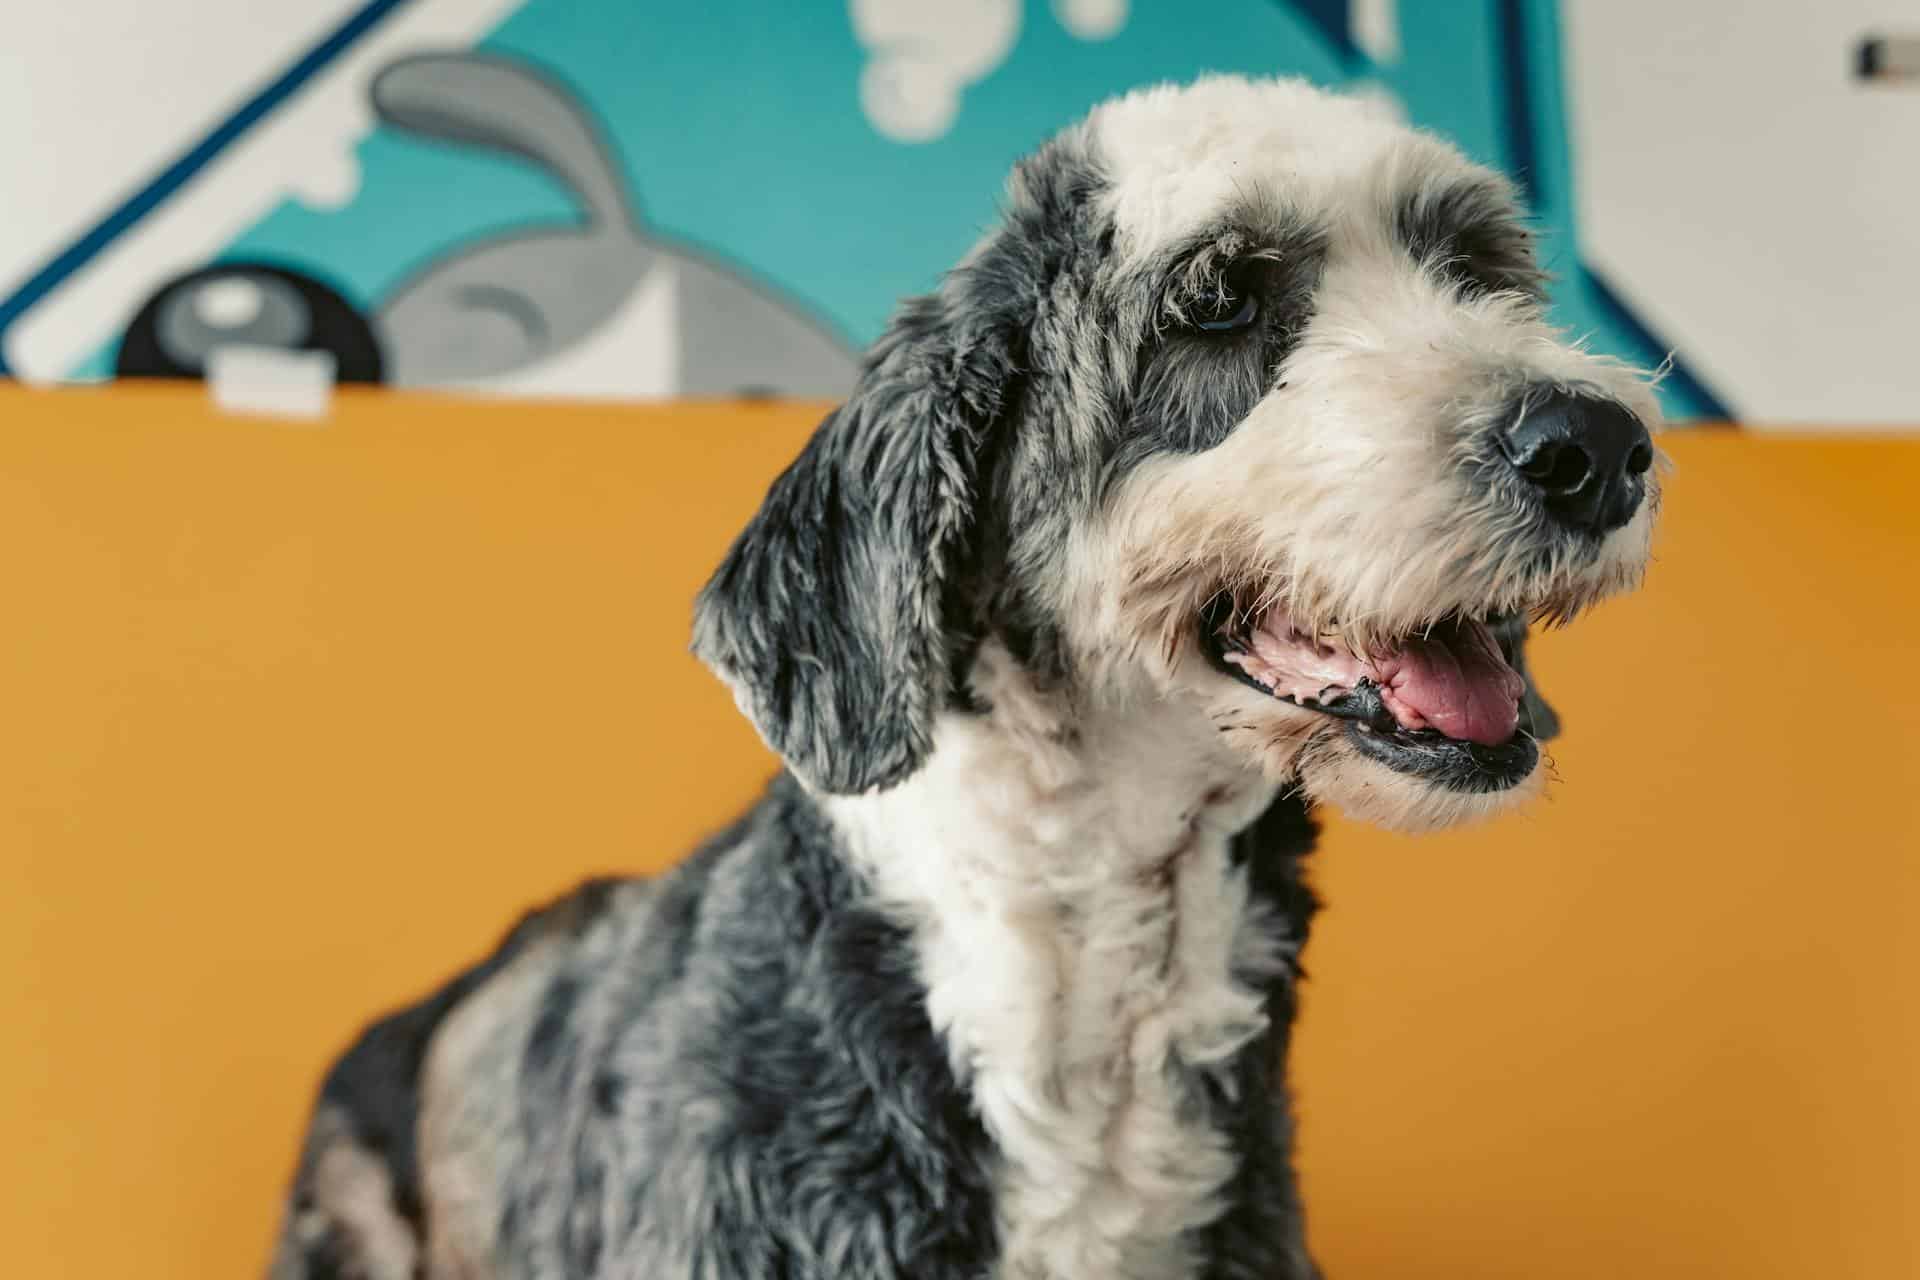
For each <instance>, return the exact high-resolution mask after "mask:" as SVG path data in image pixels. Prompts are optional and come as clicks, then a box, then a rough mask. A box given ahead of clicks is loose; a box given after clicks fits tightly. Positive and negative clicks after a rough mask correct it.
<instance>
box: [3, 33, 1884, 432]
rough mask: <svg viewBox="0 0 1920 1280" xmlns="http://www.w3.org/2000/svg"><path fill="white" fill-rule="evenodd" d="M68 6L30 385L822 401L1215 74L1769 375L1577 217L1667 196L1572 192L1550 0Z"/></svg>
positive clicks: (1674, 392)
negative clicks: (1395, 150)
mask: <svg viewBox="0 0 1920 1280" xmlns="http://www.w3.org/2000/svg"><path fill="white" fill-rule="evenodd" d="M1569 7H1570V8H1574V9H1578V8H1581V7H1582V6H1581V4H1580V3H1579V0H1570V3H1569ZM33 8H34V9H36V10H45V9H47V8H49V7H47V6H34V7H33ZM58 9H59V12H57V13H48V12H44V11H43V12H36V13H29V15H28V16H26V17H24V18H23V19H22V18H11V19H9V24H10V30H9V35H10V41H9V43H10V45H11V46H12V48H13V49H14V51H15V52H16V53H17V54H24V56H23V57H16V58H15V59H14V62H15V65H17V66H27V67H29V68H30V70H29V71H28V73H27V74H26V75H25V77H24V78H16V79H15V80H14V82H13V83H12V84H11V85H9V86H8V87H6V88H4V89H0V105H4V106H7V107H9V108H11V109H12V113H13V116H14V118H15V119H23V118H24V119H31V120H33V121H35V128H34V129H33V130H31V131H30V132H31V136H30V137H28V138H27V139H25V141H24V147H25V154H24V156H23V158H22V160H21V163H22V165H23V168H22V170H21V172H22V173H25V174H29V175H35V176H37V177H38V178H41V179H44V181H42V182H40V183H39V184H38V185H40V186H44V188H45V190H44V192H43V194H42V198H40V199H38V200H36V201H31V202H18V201H16V202H11V203H9V204H8V205H6V206H5V207H3V208H0V232H4V234H0V373H4V374H6V375H8V376H11V377H14V378H18V379H22V380H26V381H29V382H57V381H71V380H90V379H100V378H109V377H116V376H117V377H122V378H133V377H162V376H164V377H199V376H203V375H204V374H205V372H206V369H207V364H208V359H209V357H210V355H211V354H212V353H213V352H214V351H216V350H218V349H220V348H221V347H223V346H231V345H243V346H249V347H267V348H281V349H285V350H290V351H310V352H311V351H320V352H325V353H328V355H329V357H330V358H331V360H332V361H333V368H334V371H335V375H334V376H335V377H336V378H337V379H338V380H339V381H342V382H364V383H377V384H382V385H387V386H394V387H429V388H443V389H456V390H463V391H471V392H475V393H485V394H503V395H524V396H563V397H613V398H620V397H635V398H640V397H660V396H676V395H685V396H807V397H827V396H833V395H836V394H838V393H840V392H841V391H843V390H844V389H845V388H846V387H847V385H848V384H849V383H850V381H851V379H852V377H853V372H854V369H855V367H856V361H857V353H858V351H859V350H860V348H861V347H862V346H864V345H865V344H866V343H867V342H868V341H870V340H871V339H872V338H873V337H874V336H875V335H876V334H877V333H878V331H879V329H880V327H881V326H882V324H883V323H884V321H885V318H886V316H887V314H888V312H889V310H890V309H891V307H892V305H893V303H894V301H895V300H896V299H897V298H899V297H900V296H901V295H903V294H907V293H912V292H915V291H919V290H922V289H925V288H926V287H928V285H929V284H930V283H931V282H932V281H933V280H934V278H935V277H936V275H937V274H938V272H939V271H940V270H941V268H943V267H944V266H945V265H947V264H949V263H951V262H952V261H954V260H955V259H956V258H957V257H959V256H960V254H961V253H963V252H964V251H965V249H966V248H967V246H968V245H969V244H971V243H972V241H973V240H974V239H975V237H976V236H977V235H978V234H979V232H980V230H981V229H982V227H983V226H985V225H986V224H987V222H988V221H989V220H990V219H991V217H992V215H993V209H994V202H995V199H996V197H997V194H998V191H999V186H1000V181H1001V178H1002V176H1003V174H1004V172H1005V169H1006V167H1007V165H1008V164H1009V163H1010V162H1011V161H1012V160H1013V159H1014V158H1016V157H1017V156H1018V155H1020V154H1021V153H1022V152H1024V151H1025V150H1027V149H1029V148H1030V147H1032V146H1033V145H1034V144H1035V143H1036V142H1038V141H1039V140H1040V139H1041V138H1043V137H1044V136H1045V135H1046V134H1047V133H1048V132H1050V131H1051V130H1052V129H1054V128H1056V127H1058V126H1059V125H1060V124H1061V123H1063V122H1064V121H1066V120H1068V119H1070V118H1072V117H1073V116H1075V115H1077V114H1079V113H1080V112H1082V111H1084V110H1085V109H1086V108H1087V107H1088V106H1089V105H1091V104H1092V103H1094V102H1095V101H1097V100H1099V99H1100V98H1102V97H1105V96H1107V95H1109V94H1112V93H1114V92H1117V91H1119V90H1121V89H1124V88H1127V87H1130V86H1133V85H1137V84H1141V83H1146V82H1151V81H1156V80H1165V79H1175V78H1184V77H1188V76H1191V75H1194V74H1197V73H1199V72H1202V71H1208V70H1224V71H1240V72H1247V73H1255V74H1276V73H1277V74H1297V75H1305V76H1308V77H1311V78H1313V79H1315V80H1317V81H1320V82H1323V83H1329V84H1339V85H1347V86H1350V87H1353V88H1355V89H1356V90H1358V91H1361V92H1367V93H1371V94H1375V95H1378V96H1380V97H1382V98H1384V99H1386V100H1388V101H1390V102H1391V103H1392V104H1393V105H1394V106H1395V107H1396V108H1397V109H1399V110H1400V111H1402V112H1403V113H1404V114H1405V115H1406V116H1408V117H1409V118H1411V119H1412V120H1414V121H1416V122H1417V123H1421V124H1425V125H1429V126H1431V127H1434V128H1436V129H1438V130H1440V131H1442V132H1444V133H1446V134H1448V135H1449V136H1451V137H1453V138H1455V139H1456V140H1458V141H1459V142H1460V143H1461V144H1462V145H1463V146H1464V147H1466V149H1467V150H1468V151H1470V152H1472V153H1473V154H1475V155H1476V156H1478V157H1479V158H1481V159H1483V160H1486V161H1488V162H1491V163H1494V164H1497V165H1500V166H1502V167H1504V168H1506V169H1507V170H1508V171H1509V172H1510V173H1512V174H1513V175H1514V176H1515V178H1516V179H1517V180H1518V181H1519V182H1520V183H1521V185H1522V188H1523V190H1524V191H1525V192H1526V194H1527V195H1528V198H1529V200H1530V202H1531V204H1532V206H1533V207H1534V209H1535V211H1536V215H1537V217H1538V219H1539V222H1540V225H1541V228H1542V231H1543V237H1544V244H1545V246H1546V256H1547V258H1548V262H1549V266H1550V267H1551V269H1552V270H1553V271H1554V273H1555V274H1556V276H1557V277H1558V279H1559V285H1558V301H1557V304H1556V305H1557V307H1558V319H1559V320H1560V321H1561V322H1562V323H1564V324H1566V325H1567V326H1569V327H1571V328H1573V329H1576V330H1578V331H1581V332H1584V333H1588V334H1591V335H1592V339H1591V340H1592V342H1593V344H1594V345H1595V346H1596V347H1598V348H1600V349H1603V350H1609V351H1613V352H1616V353H1618V354H1620V355H1622V356H1624V357H1625V358H1628V359H1631V360H1635V361H1638V362H1642V363H1646V364H1660V363H1662V362H1667V363H1668V364H1669V366H1670V369H1671V373H1670V376H1669V377H1668V379H1667V381H1666V383H1665V384H1664V387H1663V394H1664V395H1665V397H1666V400H1667V403H1668V407H1669V409H1670V411H1671V412H1673V413H1674V414H1675V415H1677V416H1679V417H1683V418H1688V417H1695V418H1698V417H1706V418H1717V417H1725V416H1728V415H1730V414H1732V413H1736V412H1738V413H1743V414H1764V413H1765V412H1766V410H1767V408H1768V402H1767V400H1766V397H1765V396H1756V395H1752V394H1747V392H1748V389H1749V384H1750V383H1752V382H1753V379H1752V377H1751V376H1750V375H1749V374H1747V373H1745V372H1743V371H1742V369H1741V367H1740V366H1739V363H1738V362H1737V361H1733V362H1729V361H1726V360H1723V359H1719V358H1717V357H1716V358H1714V359H1711V360H1709V361H1708V362H1706V364H1707V366H1708V367H1711V368H1712V370H1713V374H1714V376H1712V377H1709V376H1708V375H1707V374H1706V373H1705V372H1703V368H1702V362H1700V361H1698V360H1696V359H1695V357H1694V351H1695V349H1696V347H1697V348H1698V349H1699V350H1702V351H1713V350H1716V349H1717V348H1716V345H1715V344H1716V341H1717V342H1718V343H1719V344H1720V346H1722V347H1724V346H1725V344H1726V340H1725V335H1724V334H1716V335H1714V337H1713V338H1711V339H1709V338H1706V337H1703V338H1702V339H1700V340H1699V341H1698V342H1697V343H1696V342H1694V341H1690V338H1691V335H1690V334H1689V332H1688V328H1689V325H1690V324H1691V323H1692V318H1693V314H1694V313H1693V312H1692V311H1689V310H1688V308H1687V306H1685V305H1678V306H1676V305H1674V302H1673V299H1671V298H1668V297H1665V296H1663V295H1662V287H1661V283H1660V277H1659V274H1658V273H1652V274H1651V275H1649V273H1648V272H1646V271H1644V270H1641V269H1640V265H1639V259H1638V258H1636V257H1635V256H1634V255H1633V254H1632V253H1630V252H1624V253H1623V252H1620V251H1618V249H1617V248H1615V247H1613V242H1609V246H1610V248H1609V252H1608V253H1607V254H1606V255H1605V256H1604V259H1602V260H1604V261H1605V262H1606V264H1607V270H1606V271H1605V272H1603V271H1602V270H1600V269H1599V268H1597V267H1596V266H1595V265H1594V263H1595V261H1596V258H1595V256H1594V255H1592V254H1590V253H1588V252H1586V251H1585V250H1586V248H1587V240H1586V233H1587V228H1586V226H1585V225H1583V222H1582V219H1583V218H1584V219H1586V220H1597V221H1600V222H1603V223H1608V224H1609V225H1612V224H1617V223H1619V222H1620V221H1621V219H1620V218H1619V217H1618V216H1613V215H1610V214H1609V212H1608V211H1609V210H1615V209H1616V208H1617V207H1619V206H1621V205H1622V204H1623V203H1624V204H1625V205H1627V206H1632V204H1633V202H1634V201H1635V200H1641V201H1642V202H1644V201H1645V200H1646V198H1647V196H1648V193H1647V192H1646V191H1645V189H1644V186H1642V187H1638V188H1632V187H1630V182H1631V179H1630V178H1628V177H1622V176H1619V175H1618V174H1613V173H1611V172H1609V175H1608V176H1607V177H1606V182H1607V183H1608V184H1609V185H1608V187H1607V190H1605V191H1603V192H1599V193H1596V192H1593V191H1589V190H1581V189H1577V188H1578V184H1580V183H1582V182H1586V179H1584V178H1583V176H1582V174H1581V172H1580V170H1579V168H1578V166H1576V164H1575V148H1574V147H1573V145H1572V135H1574V134H1575V133H1577V132H1578V129H1577V127H1576V126H1577V124H1578V121H1577V119H1576V117H1577V115H1578V107H1579V100H1578V95H1576V94H1573V93H1572V92H1570V90H1569V88H1568V86H1567V82H1566V80H1565V74H1564V73H1565V70H1566V67H1567V65H1568V62H1569V59H1568V57H1567V56H1566V53H1565V51H1564V49H1563V44H1564V41H1565V38H1566V31H1567V29H1568V28H1572V29H1576V30H1578V29H1581V22H1580V21H1578V20H1575V19H1572V18H1569V16H1568V15H1565V14H1562V13H1561V11H1560V6H1559V5H1557V4H1556V3H1555V2H1554V0H1444V2H1440V0H1435V2H1432V3H1421V4H1417V5H1416V4H1413V3H1410V2H1404V0H1403V2H1402V3H1399V4H1397V5H1396V4H1395V3H1393V0H1292V2H1285V0H1207V3H1205V4H1204V5H1200V4H1194V3H1191V2H1190V0H1051V2H1050V3H1048V2H1046V0H810V2H809V3H780V2H776V0H705V2H704V3H701V4H697V5H690V4H685V3H668V2H667V0H359V2H358V3H352V2H350V0H196V3H195V4H193V5H191V6H183V7H179V8H177V9H175V10H174V11H172V12H170V13H168V14H166V15H162V16H156V15H155V14H154V13H153V12H151V9H152V6H140V5H137V4H136V0H67V3H65V4H63V5H61V6H58ZM1619 25H1620V24H1618V23H1611V22H1605V21H1596V20H1593V19H1591V18H1590V17H1589V18H1588V19H1587V20H1586V21H1585V28H1586V29H1590V30H1594V31H1598V32H1600V33H1601V35H1599V36H1596V37H1595V38H1596V39H1616V40H1618V39H1625V38H1626V37H1625V36H1624V35H1622V34H1620V33H1619V31H1618V28H1619ZM81 41H84V42H85V44H84V47H87V48H89V49H93V50H98V51H99V55H98V56H97V57H96V56H89V57H88V58H84V59H82V58H77V57H75V56H74V55H73V50H74V49H75V48H76V47H82V46H81V45H79V44H76V42H81ZM1596 58H1599V60H1600V61H1599V62H1598V63H1597V64H1596V63H1595V59H1596ZM1579 60H1580V62H1581V66H1582V69H1583V71H1584V78H1585V80H1586V82H1588V83H1589V84H1591V83H1592V82H1593V79H1594V75H1595V72H1594V69H1593V67H1594V66H1595V65H1598V66H1600V67H1601V69H1602V72H1604V67H1605V65H1606V64H1605V58H1604V51H1601V53H1599V54H1596V53H1594V51H1593V50H1592V49H1590V48H1589V49H1584V50H1582V51H1581V53H1580V58H1579ZM1602 79H1603V81H1604V75H1603V76H1602ZM1604 87H1605V86H1604V84H1603V88H1604ZM1600 96H1601V97H1602V98H1604V97H1605V93H1602V94H1601V95H1600ZM1915 101H1920V95H1916V96H1915ZM1609 119H1611V118H1609ZM1570 122H1572V123H1570ZM1613 127H1614V126H1613V125H1612V124H1610V123H1609V124H1606V125H1605V126H1604V128H1613ZM1604 128H1603V129H1602V132H1604ZM1588 131H1589V132H1590V133H1592V132H1594V129H1593V128H1591V127H1590V128H1589V130H1588ZM1618 132H1619V130H1618V129H1617V128H1615V129H1614V133H1613V134H1607V135H1606V138H1608V139H1611V138H1614V137H1615V136H1616V135H1617V134H1618ZM1619 147H1620V144H1619V143H1618V142H1616V141H1607V140H1604V139H1603V141H1602V142H1600V143H1597V144H1595V149H1596V151H1597V152H1598V153H1599V154H1601V155H1602V156H1603V157H1606V158H1608V159H1609V160H1610V161H1611V159H1612V157H1614V156H1615V155H1616V153H1617V152H1618V150H1619ZM1586 185H1588V186H1591V185H1592V184H1591V182H1587V183H1586ZM1577 215H1578V216H1577ZM1644 235H1645V233H1644V231H1643V232H1642V238H1644ZM1628 238H1629V240H1630V239H1631V238H1632V237H1631V236H1629V237H1628ZM1908 296H1909V298H1913V297H1920V290H1913V291H1910V293H1909V295H1908ZM1683 302H1684V300H1683ZM1695 310H1698V309H1697V308H1696V309H1695ZM1653 317H1658V322H1657V323H1656V321H1655V320H1654V319H1653ZM1723 374H1724V378H1723V377H1722V375H1723ZM1913 390H1914V391H1916V392H1920V387H1916V388H1913ZM1795 403H1796V408H1797V409H1806V410H1808V411H1812V410H1817V408H1818V405H1817V403H1816V404H1812V405H1805V404H1802V403H1800V402H1795ZM1872 408H1873V406H1867V410H1868V411H1869V412H1870V411H1871V410H1872ZM1909 416H1911V415H1909Z"/></svg>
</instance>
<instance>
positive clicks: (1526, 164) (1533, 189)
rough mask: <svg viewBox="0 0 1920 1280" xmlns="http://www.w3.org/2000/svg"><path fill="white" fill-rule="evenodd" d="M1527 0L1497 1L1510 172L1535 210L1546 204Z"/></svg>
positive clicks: (1508, 167) (1496, 19)
mask: <svg viewBox="0 0 1920 1280" xmlns="http://www.w3.org/2000/svg"><path fill="white" fill-rule="evenodd" d="M1526 10H1527V3H1526V0H1494V26H1495V27H1497V28H1498V29H1499V40H1500V72H1501V86H1500V87H1501V91H1502V93H1503V94H1504V97H1505V101H1504V104H1503V105H1504V106H1505V108H1506V125H1507V171H1508V172H1509V173H1511V174H1512V175H1513V180H1514V181H1515V182H1516V183H1518V184H1519V187H1520V194H1521V195H1522V196H1523V197H1525V199H1526V202H1527V204H1528V205H1529V206H1531V207H1532V208H1535V209H1538V208H1540V207H1541V206H1542V205H1543V204H1544V203H1545V200H1546V192H1545V190H1544V188H1543V186H1542V181H1541V180H1542V176H1543V175H1542V174H1541V172H1540V138H1539V134H1538V133H1537V132H1536V131H1535V128H1534V122H1533V70H1532V57H1531V55H1530V54H1529V53H1528V51H1527V12H1526Z"/></svg>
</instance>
